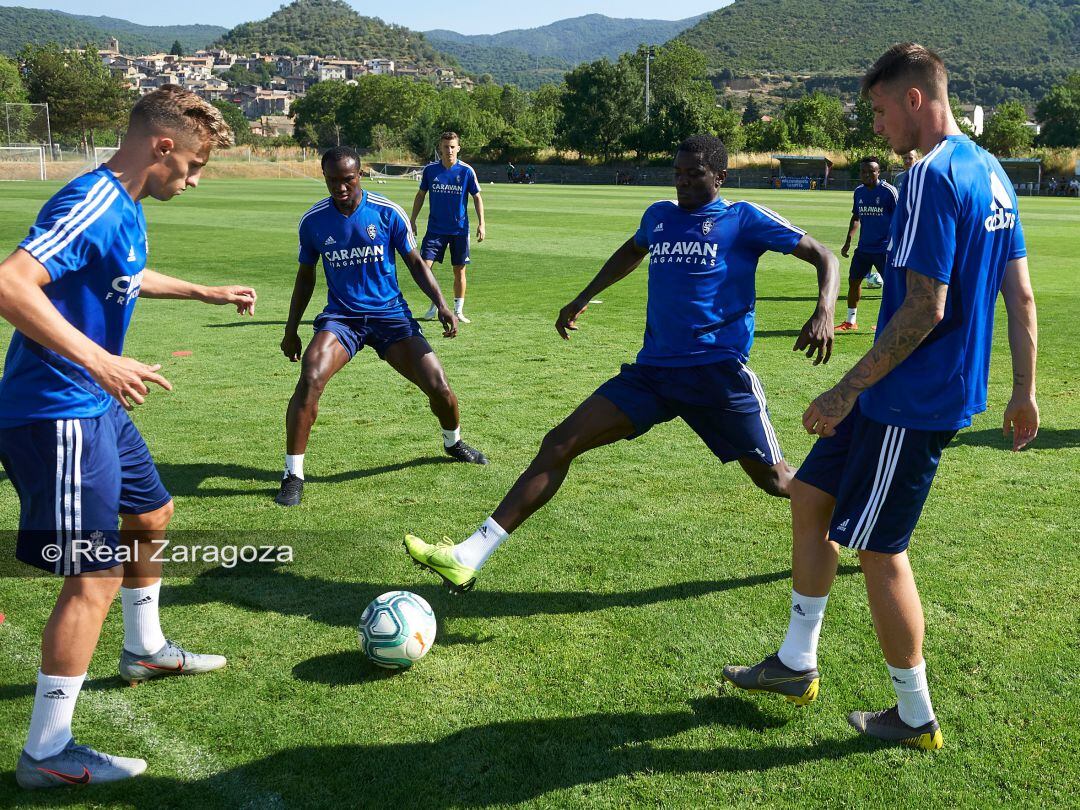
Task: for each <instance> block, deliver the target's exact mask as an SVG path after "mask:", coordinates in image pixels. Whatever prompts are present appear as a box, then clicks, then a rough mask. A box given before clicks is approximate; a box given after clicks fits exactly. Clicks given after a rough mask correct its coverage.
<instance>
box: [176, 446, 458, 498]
mask: <svg viewBox="0 0 1080 810" xmlns="http://www.w3.org/2000/svg"><path fill="white" fill-rule="evenodd" d="M455 463H457V462H455V461H454V460H453V459H452V458H449V457H447V456H422V457H420V458H413V459H409V460H408V461H398V462H395V463H393V464H383V465H382V466H380V467H368V468H366V469H357V470H347V471H345V472H340V473H334V474H333V475H312V476H309V477H308V478H307V479H306V480H305V483H306V484H307V485H309V486H311V485H315V484H340V483H342V482H344V481H357V480H359V479H361V478H371V477H372V476H376V475H386V474H388V473H395V472H399V471H401V470H407V469H409V468H410V467H426V466H428V465H431V464H455ZM158 472H159V473H160V474H161V480H162V481H164V482H165V487H166V488H167V489H168V490H169V492H171V493H172V494H173V495H176V496H199V497H208V498H226V497H231V496H235V495H258V494H260V493H264V494H266V495H267V497H271V498H272V497H273V496H274V495H276V494H277V491H278V485H279V484H280V483H281V470H279V469H269V468H264V467H246V466H243V465H240V464H168V463H165V464H159V465H158ZM213 478H225V479H228V480H230V481H246V482H251V481H258V482H260V483H265V484H267V486H266V487H265V488H262V489H251V488H247V489H241V488H240V487H229V486H222V487H219V486H214V485H211V486H203V483H204V482H205V481H207V480H209V479H213Z"/></svg>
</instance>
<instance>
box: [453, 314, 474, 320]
mask: <svg viewBox="0 0 1080 810" xmlns="http://www.w3.org/2000/svg"><path fill="white" fill-rule="evenodd" d="M454 317H456V318H457V322H458V323H472V321H470V320H469V319H468V318H466V317H465V313H464V312H455V313H454Z"/></svg>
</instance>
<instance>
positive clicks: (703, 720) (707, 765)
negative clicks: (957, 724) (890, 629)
mask: <svg viewBox="0 0 1080 810" xmlns="http://www.w3.org/2000/svg"><path fill="white" fill-rule="evenodd" d="M417 710H418V711H431V709H424V708H421V707H418V708H417ZM785 722H786V721H784V720H778V719H775V718H773V717H771V716H768V715H765V714H763V713H762V712H761V711H760V710H759V709H758V708H757V706H756V705H755V704H754V703H752V702H750V701H746V700H742V699H737V698H731V697H724V696H720V697H709V698H701V699H698V700H694V701H692V702H691V703H690V706H689V707H688V708H687V709H683V710H678V711H669V712H662V713H658V714H646V713H643V712H622V713H618V714H600V713H597V714H588V715H583V716H578V717H557V718H541V719H529V720H508V721H500V722H494V723H489V724H486V725H479V726H471V727H467V728H462V729H461V730H459V731H457V732H454V733H452V734H449V735H447V736H445V737H441V738H439V739H436V740H431V741H421V742H400V743H386V744H357V745H325V746H318V745H303V746H297V747H293V748H287V749H284V750H281V751H278V752H276V753H274V754H271V755H270V756H267V757H264V758H262V759H258V760H255V761H253V762H251V763H249V764H247V765H243V766H240V767H238V768H234V769H231V770H227V771H222V772H220V773H217V774H214V775H212V776H209V777H206V778H202V779H195V780H191V781H180V780H176V779H167V778H161V777H153V776H142V777H139V778H138V779H136V780H133V781H131V782H127V783H121V784H118V785H103V786H100V787H98V788H89V789H85V790H78V791H71V792H61V791H52V792H50V795H49V796H47V797H46V796H42V795H40V794H37V795H35V794H21V795H20V794H19V791H18V790H17V789H16V788H15V785H14V774H13V773H12V772H11V771H8V772H6V773H5V774H3V776H2V777H0V793H2V794H4V795H3V798H2V799H0V807H12V806H16V805H19V806H33V805H39V804H48V805H50V806H56V805H57V804H75V803H83V802H87V801H92V802H95V803H102V804H112V803H123V804H130V805H133V806H136V807H140V806H147V804H146V803H147V802H148V801H153V802H154V805H155V806H160V800H161V798H162V797H166V798H167V803H168V804H169V805H170V806H181V805H183V804H187V803H190V802H195V803H196V804H198V806H200V807H235V806H240V805H242V804H245V803H248V804H249V806H268V805H271V804H274V805H277V806H281V804H282V803H284V805H285V806H289V807H293V806H295V807H331V806H363V807H395V808H396V807H410V808H420V807H423V808H426V807H445V806H447V805H457V806H464V807H488V806H491V805H506V804H516V803H519V802H525V801H529V800H534V799H538V798H540V797H543V796H545V795H546V794H549V793H551V792H552V791H558V790H568V789H573V788H578V789H580V792H579V793H578V794H577V795H578V799H579V800H581V801H584V803H586V804H588V802H589V795H590V790H589V787H588V786H590V785H594V784H597V783H600V782H604V781H606V780H610V779H617V778H620V777H628V778H632V779H635V780H638V779H641V780H648V779H650V778H652V777H654V776H656V775H658V774H674V775H678V774H715V773H760V772H762V771H767V770H769V769H772V768H791V767H797V766H800V765H805V764H810V763H818V762H827V761H835V760H840V759H844V758H845V757H849V756H852V755H854V754H860V753H866V752H868V751H873V750H875V749H877V748H879V747H880V746H879V745H878V744H877V743H875V742H874V741H872V740H869V739H867V738H865V737H856V736H854V734H853V735H852V736H851V737H846V738H843V739H832V740H822V741H821V742H819V743H817V744H816V745H809V746H808V745H804V744H801V743H800V744H792V745H777V744H773V743H772V742H771V736H772V735H771V734H769V730H770V729H773V728H774V727H776V726H779V725H783V724H784V723H785ZM719 726H729V727H730V726H738V727H746V728H749V729H751V730H754V731H757V732H759V733H760V734H761V735H762V739H758V740H755V741H754V742H753V743H751V744H749V745H748V746H747V747H732V746H716V747H707V748H680V747H677V746H675V745H673V744H672V743H671V742H670V741H668V740H667V739H666V738H669V737H673V736H675V735H678V734H682V733H684V732H689V731H693V730H695V729H707V728H710V727H719ZM381 731H382V732H383V733H384V734H385V730H381ZM765 735H768V736H765ZM357 736H358V737H360V738H363V737H364V736H365V731H364V730H363V729H358V732H357ZM150 768H151V771H150V772H151V773H153V768H154V763H153V762H152V761H151V762H150ZM622 795H623V798H624V799H629V796H631V795H633V794H632V793H631V794H626V793H623V794H622ZM608 798H609V799H610V796H609V797H608ZM564 800H565V797H564Z"/></svg>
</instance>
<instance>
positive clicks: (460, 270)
mask: <svg viewBox="0 0 1080 810" xmlns="http://www.w3.org/2000/svg"><path fill="white" fill-rule="evenodd" d="M468 269H469V266H468V265H467V264H455V265H454V314H455V315H457V319H458V321H459V322H460V323H472V321H470V320H469V319H468V318H466V317H465V288H466V286H467V284H466V281H465V273H466V271H467V270H468Z"/></svg>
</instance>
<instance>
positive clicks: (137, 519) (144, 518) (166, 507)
mask: <svg viewBox="0 0 1080 810" xmlns="http://www.w3.org/2000/svg"><path fill="white" fill-rule="evenodd" d="M174 512H176V505H175V503H174V502H173V501H172V499H170V500H169V501H168V502H167V503H165V504H162V505H161V506H159V507H158V508H157V509H154V510H152V511H150V512H143V513H141V514H138V515H130V514H128V515H124V516H123V524H122V528H123V529H124V530H125V531H135V532H138V531H146V532H152V531H163V530H164V529H166V528H168V525H169V521H171V520H172V516H173V513H174Z"/></svg>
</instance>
